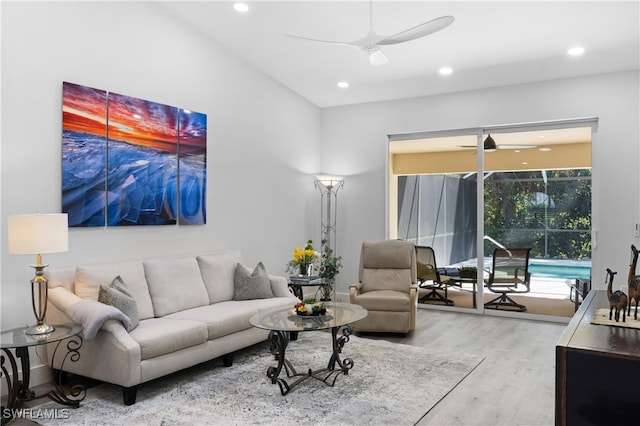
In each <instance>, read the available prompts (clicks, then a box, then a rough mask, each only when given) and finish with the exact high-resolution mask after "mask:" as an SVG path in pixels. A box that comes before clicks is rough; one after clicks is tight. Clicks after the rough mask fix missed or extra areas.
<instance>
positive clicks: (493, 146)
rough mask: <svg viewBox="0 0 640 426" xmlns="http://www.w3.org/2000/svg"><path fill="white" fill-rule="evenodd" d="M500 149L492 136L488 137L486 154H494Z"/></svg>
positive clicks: (485, 145)
mask: <svg viewBox="0 0 640 426" xmlns="http://www.w3.org/2000/svg"><path fill="white" fill-rule="evenodd" d="M497 148H498V146H497V145H496V141H494V140H493V138H492V137H491V135H490V134H489V135H487V138H486V139H485V140H484V150H485V151H486V152H493V151H495V150H496V149H497Z"/></svg>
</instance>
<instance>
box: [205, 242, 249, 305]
mask: <svg viewBox="0 0 640 426" xmlns="http://www.w3.org/2000/svg"><path fill="white" fill-rule="evenodd" d="M238 262H242V255H241V254H240V252H239V251H228V252H220V253H212V254H208V255H203V256H198V265H200V272H201V273H202V280H203V281H204V285H205V287H206V288H207V293H208V294H209V303H217V302H225V301H227V300H231V299H232V298H233V276H234V275H235V273H236V265H237V264H238Z"/></svg>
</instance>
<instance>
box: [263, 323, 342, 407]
mask: <svg viewBox="0 0 640 426" xmlns="http://www.w3.org/2000/svg"><path fill="white" fill-rule="evenodd" d="M339 333H340V336H339V337H338V334H339ZM352 333H353V329H352V328H351V326H350V325H345V326H342V327H333V328H331V336H332V339H331V340H332V346H333V352H332V354H331V358H330V359H329V362H328V364H327V367H326V368H322V369H319V370H311V369H309V370H308V371H307V372H306V373H298V372H297V371H296V369H295V368H294V367H293V365H292V364H291V362H289V360H287V359H286V357H285V352H286V349H287V345H288V344H289V340H290V339H289V333H288V332H286V331H279V330H272V331H270V332H269V340H270V341H271V347H270V351H271V353H272V354H273V355H275V358H276V360H277V361H278V365H277V366H276V367H273V366H272V367H269V368H268V369H267V377H269V379H271V383H273V384H276V383H277V384H278V386H279V387H280V393H281V394H282V395H283V396H284V395H286V394H288V393H289V392H290V391H291V390H293V389H294V388H295V387H296V386H297V385H299V384H300V383H302V382H303V381H305V380H307V379H309V378H314V379H316V380H319V381H321V382H323V383H324V384H326V385H327V386H331V387H333V386H334V385H335V382H336V379H337V378H338V376H339V375H340V374H345V375H346V374H349V370H351V368H353V360H352V359H351V358H344V359H342V358H341V357H340V354H341V353H342V348H343V347H344V345H345V343H346V342H348V341H349V336H350V335H351V334H352ZM283 369H284V371H285V373H286V375H287V379H293V378H295V380H294V381H293V382H292V383H289V382H288V381H287V379H285V378H282V377H280V374H281V373H282V370H283Z"/></svg>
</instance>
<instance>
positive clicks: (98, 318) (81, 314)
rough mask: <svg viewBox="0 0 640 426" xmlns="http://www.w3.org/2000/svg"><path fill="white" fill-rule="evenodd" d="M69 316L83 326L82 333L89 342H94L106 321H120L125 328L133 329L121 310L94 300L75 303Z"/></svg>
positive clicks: (68, 311) (68, 312) (69, 310)
mask: <svg viewBox="0 0 640 426" xmlns="http://www.w3.org/2000/svg"><path fill="white" fill-rule="evenodd" d="M67 315H69V317H70V318H71V319H72V320H73V321H74V322H76V323H78V324H80V325H82V327H83V329H82V333H83V334H84V338H85V339H87V340H93V338H94V337H96V334H98V330H100V327H102V324H104V322H105V321H106V320H110V319H115V320H119V321H122V325H124V327H125V328H127V329H128V328H129V327H131V320H130V319H129V317H128V316H126V315H125V314H123V313H122V312H121V311H120V310H118V309H116V308H114V307H113V306H109V305H105V304H104V303H100V302H98V301H97V300H93V299H83V300H81V301H79V302H76V303H74V304H73V305H71V306H70V307H69V309H68V310H67Z"/></svg>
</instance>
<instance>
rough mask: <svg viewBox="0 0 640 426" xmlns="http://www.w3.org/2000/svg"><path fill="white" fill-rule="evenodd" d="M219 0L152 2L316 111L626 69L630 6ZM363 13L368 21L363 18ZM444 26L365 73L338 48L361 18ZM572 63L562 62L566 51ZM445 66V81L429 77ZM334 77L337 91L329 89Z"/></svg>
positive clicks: (634, 44)
mask: <svg viewBox="0 0 640 426" xmlns="http://www.w3.org/2000/svg"><path fill="white" fill-rule="evenodd" d="M233 3H234V2H231V1H192V2H190V1H169V2H158V3H157V7H159V8H162V9H163V10H165V11H166V12H168V13H170V14H171V15H172V16H174V17H175V18H177V19H180V20H182V21H184V22H185V23H186V24H187V25H188V26H189V27H191V28H192V29H195V30H196V31H199V32H201V33H202V34H204V35H205V36H206V37H208V38H210V40H211V41H212V43H215V44H217V45H219V46H221V47H222V48H224V49H226V50H228V51H230V52H232V53H233V54H235V55H237V56H239V57H241V58H242V59H243V60H245V61H246V62H247V63H249V64H251V65H252V66H254V67H256V68H257V69H259V70H261V71H262V72H264V73H265V74H267V75H269V76H271V77H272V78H273V79H274V80H276V81H278V82H280V83H281V84H283V85H284V86H286V87H288V88H290V89H291V90H293V91H294V92H297V93H299V94H300V95H301V96H303V97H304V98H306V99H308V100H309V101H311V102H313V103H314V104H316V105H318V106H320V107H331V106H337V105H346V104H354V103H362V102H370V101H379V100H390V99H399V98H408V97H416V96H424V95H433V94H441V93H449V92H456V91H465V90H473V89H480V88H487V87H495V86H504V85H511V84H519V83H527V82H534V81H544V80H552V79H559V78H567V77H574V76H581V75H588V74H598V73H605V72H612V71H625V70H637V69H638V68H639V63H640V53H639V52H640V25H639V21H640V9H639V2H638V1H637V0H636V1H513V0H512V1H428V0H425V1H401V0H398V1H373V2H372V4H371V3H370V2H369V1H355V0H354V1H349V0H345V1H328V0H324V1H266V0H264V1H260V0H257V1H247V2H246V3H247V5H248V6H249V10H248V11H247V12H246V13H239V12H237V11H235V10H234V9H233V7H232V6H233ZM370 6H372V10H373V15H372V20H371V21H370V16H369V10H370ZM444 15H451V16H453V17H454V18H455V21H454V22H453V23H452V24H451V25H450V26H448V27H446V28H445V29H443V30H441V31H439V32H437V33H434V34H431V35H429V36H426V37H423V38H420V39H416V40H412V41H408V42H406V43H402V44H397V45H391V46H384V47H383V48H382V50H383V52H384V54H385V55H386V56H387V57H388V59H389V63H387V64H385V65H382V66H379V67H372V66H371V65H370V64H369V61H368V59H367V56H366V54H365V53H364V52H362V51H359V50H358V49H355V48H353V47H350V46H343V45H332V44H327V43H318V42H312V41H303V40H297V39H292V38H290V37H286V36H284V35H283V34H284V33H293V34H298V35H302V36H305V37H310V38H317V39H325V40H334V41H352V40H355V39H358V38H361V37H364V36H365V35H366V34H367V32H368V31H369V27H370V22H372V24H373V30H374V32H375V33H377V34H379V35H391V34H395V33H398V32H400V31H403V30H405V29H408V28H410V27H413V26H416V25H418V24H420V23H423V22H425V21H429V20H431V19H434V18H437V17H439V16H444ZM578 45H579V46H582V47H584V49H585V52H584V54H583V55H581V56H579V57H570V56H568V55H567V50H568V49H569V48H571V47H574V46H578ZM442 67H450V68H451V69H452V71H453V72H452V73H451V74H450V75H446V76H444V75H440V74H439V72H438V71H439V70H440V68H442ZM339 81H346V82H348V83H349V84H350V86H349V88H347V89H341V88H339V87H337V83H338V82H339Z"/></svg>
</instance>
